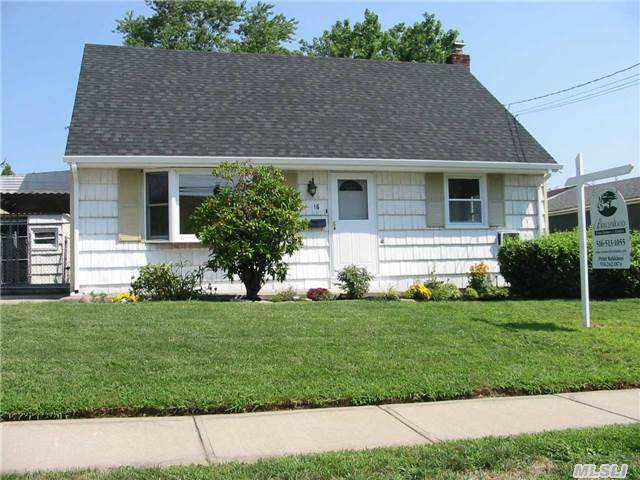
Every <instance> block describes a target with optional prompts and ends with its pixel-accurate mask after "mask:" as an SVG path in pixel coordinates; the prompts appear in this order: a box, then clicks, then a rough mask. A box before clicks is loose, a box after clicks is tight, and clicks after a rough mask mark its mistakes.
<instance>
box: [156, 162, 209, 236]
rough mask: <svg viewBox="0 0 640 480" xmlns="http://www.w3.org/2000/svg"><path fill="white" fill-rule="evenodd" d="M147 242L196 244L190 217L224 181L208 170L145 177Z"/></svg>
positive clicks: (172, 172)
mask: <svg viewBox="0 0 640 480" xmlns="http://www.w3.org/2000/svg"><path fill="white" fill-rule="evenodd" d="M145 184H146V192H145V201H146V205H145V208H146V213H145V215H146V239H147V240H152V241H154V240H155V241H163V240H164V241H172V242H196V241H197V238H196V236H195V235H194V232H193V225H192V222H191V215H192V214H193V212H194V211H195V209H196V208H197V207H198V206H199V205H200V204H201V203H202V202H203V201H204V200H205V199H206V198H207V197H209V196H211V195H213V194H215V192H216V190H217V189H218V188H219V187H220V186H221V184H222V180H221V179H220V178H217V177H214V176H212V175H211V174H207V173H206V170H174V169H170V170H168V171H163V172H155V171H154V172H147V173H146V174H145Z"/></svg>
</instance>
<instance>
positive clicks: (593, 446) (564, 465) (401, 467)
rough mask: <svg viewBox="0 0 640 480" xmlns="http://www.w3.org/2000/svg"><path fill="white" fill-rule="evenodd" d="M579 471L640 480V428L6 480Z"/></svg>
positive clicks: (300, 478)
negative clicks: (610, 467)
mask: <svg viewBox="0 0 640 480" xmlns="http://www.w3.org/2000/svg"><path fill="white" fill-rule="evenodd" d="M576 463H594V464H596V465H598V466H600V465H601V464H603V463H609V464H611V463H616V464H618V465H621V464H623V463H626V464H627V465H628V466H629V470H628V472H627V477H626V478H627V479H632V480H633V479H636V480H637V479H640V425H638V424H635V425H629V426H617V427H602V428H593V429H589V430H565V431H562V432H547V433H542V434H536V435H520V436H517V437H504V438H485V439H480V440H466V441H456V442H444V443H437V444H434V445H427V446H420V447H411V448H388V449H377V450H369V451H364V452H339V453H324V454H320V455H308V456H298V457H283V458H278V459H271V460H263V461H260V462H257V463H255V464H251V465H246V464H244V465H243V464H229V465H220V466H213V467H208V466H190V467H173V468H164V469H160V468H155V469H135V468H120V469H116V470H111V471H102V472H96V471H92V472H89V471H84V472H72V473H41V474H34V475H25V476H8V477H6V478H7V480H9V479H10V478H11V479H21V480H27V479H32V480H70V479H82V480H134V479H136V480H137V479H140V480H142V479H163V480H169V479H172V480H173V479H175V480H178V479H180V480H186V479H192V480H196V479H203V480H204V479H208V480H225V479H234V480H235V479H239V480H241V479H247V480H249V479H257V480H267V479H296V480H320V479H340V478H348V479H350V480H358V479H361V480H369V479H371V480H376V479H378V480H380V479H390V480H391V479H393V480H405V479H406V480H410V479H411V480H413V479H430V478H433V479H442V480H447V479H451V480H453V479H456V480H463V479H482V480H507V479H509V480H523V479H534V478H535V479H539V478H545V479H566V478H571V475H572V473H573V466H574V464H576Z"/></svg>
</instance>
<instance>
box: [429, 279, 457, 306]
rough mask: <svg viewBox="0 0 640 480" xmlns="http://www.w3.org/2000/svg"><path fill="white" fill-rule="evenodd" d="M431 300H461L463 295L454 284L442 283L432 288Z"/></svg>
mask: <svg viewBox="0 0 640 480" xmlns="http://www.w3.org/2000/svg"><path fill="white" fill-rule="evenodd" d="M431 298H432V299H433V300H435V301H436V302H441V301H445V300H460V299H461V298H462V293H461V292H460V290H459V289H458V287H457V286H455V285H454V284H453V283H440V284H438V285H436V286H435V287H432V288H431Z"/></svg>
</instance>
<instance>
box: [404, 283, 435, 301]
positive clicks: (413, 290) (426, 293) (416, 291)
mask: <svg viewBox="0 0 640 480" xmlns="http://www.w3.org/2000/svg"><path fill="white" fill-rule="evenodd" d="M406 296H407V297H409V298H413V299H414V300H431V290H429V289H428V288H427V287H425V286H424V285H423V284H422V283H414V284H413V285H411V286H410V287H409V289H408V290H407V293H406Z"/></svg>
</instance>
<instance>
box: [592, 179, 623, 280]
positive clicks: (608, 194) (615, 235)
mask: <svg viewBox="0 0 640 480" xmlns="http://www.w3.org/2000/svg"><path fill="white" fill-rule="evenodd" d="M591 226H592V228H593V261H592V266H593V268H615V269H619V268H629V267H630V266H631V238H630V236H629V216H628V215H627V206H626V204H625V203H624V198H623V196H622V194H621V193H620V192H619V191H618V189H617V188H612V187H604V188H597V187H594V189H593V192H592V195H591Z"/></svg>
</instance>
